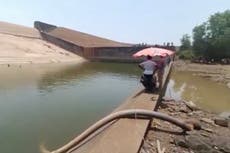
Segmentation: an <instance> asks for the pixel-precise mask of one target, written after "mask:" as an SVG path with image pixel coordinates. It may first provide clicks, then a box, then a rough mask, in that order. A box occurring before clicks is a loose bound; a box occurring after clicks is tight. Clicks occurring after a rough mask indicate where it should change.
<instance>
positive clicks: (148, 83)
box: [142, 74, 153, 91]
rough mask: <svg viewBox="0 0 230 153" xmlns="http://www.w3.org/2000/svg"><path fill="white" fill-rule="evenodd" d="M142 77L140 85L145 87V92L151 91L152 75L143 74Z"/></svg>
mask: <svg viewBox="0 0 230 153" xmlns="http://www.w3.org/2000/svg"><path fill="white" fill-rule="evenodd" d="M143 77H144V78H143V80H142V84H143V85H144V86H145V88H146V90H149V91H151V90H153V75H152V74H144V75H143Z"/></svg>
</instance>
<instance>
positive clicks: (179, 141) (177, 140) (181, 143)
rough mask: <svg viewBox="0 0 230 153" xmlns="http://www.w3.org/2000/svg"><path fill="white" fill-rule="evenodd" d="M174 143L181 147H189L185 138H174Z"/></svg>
mask: <svg viewBox="0 0 230 153" xmlns="http://www.w3.org/2000/svg"><path fill="white" fill-rule="evenodd" d="M174 144H175V145H177V146H180V147H183V148H189V146H188V144H187V143H186V141H185V139H183V138H175V139H174Z"/></svg>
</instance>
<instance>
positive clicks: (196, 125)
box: [185, 119, 201, 130]
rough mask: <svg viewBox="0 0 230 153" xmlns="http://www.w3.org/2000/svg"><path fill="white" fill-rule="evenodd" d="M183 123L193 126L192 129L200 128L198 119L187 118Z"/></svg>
mask: <svg viewBox="0 0 230 153" xmlns="http://www.w3.org/2000/svg"><path fill="white" fill-rule="evenodd" d="M185 123H187V124H191V125H192V126H193V129H195V130H201V124H200V122H199V121H198V120H196V119H188V120H185Z"/></svg>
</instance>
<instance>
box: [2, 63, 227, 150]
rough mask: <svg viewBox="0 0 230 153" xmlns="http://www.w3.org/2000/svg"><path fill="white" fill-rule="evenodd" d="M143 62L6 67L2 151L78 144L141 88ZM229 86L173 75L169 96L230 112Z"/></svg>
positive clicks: (177, 74)
mask: <svg viewBox="0 0 230 153" xmlns="http://www.w3.org/2000/svg"><path fill="white" fill-rule="evenodd" d="M140 74H141V70H140V69H139V68H138V67H137V64H119V63H97V62H92V63H91V62H86V63H83V64H65V65H64V64H49V65H44V64H43V65H23V66H9V67H8V66H7V65H2V66H0V149H1V152H3V153H14V152H15V153H39V146H40V145H41V144H44V145H45V146H46V147H47V148H48V149H49V150H53V149H56V148H59V147H60V146H62V145H64V144H65V143H67V142H69V140H72V139H73V138H74V137H75V136H77V135H78V134H79V133H80V132H82V131H83V130H85V129H86V128H87V127H89V126H90V125H91V124H93V123H94V122H96V121H97V120H99V119H101V118H102V117H103V116H105V115H107V114H109V113H110V112H112V111H113V110H114V109H115V108H116V107H118V106H119V105H120V104H121V103H122V102H123V101H124V100H125V99H127V97H129V96H131V95H132V94H133V93H134V92H136V91H137V90H139V89H140V88H141V87H142V86H141V84H140V83H139V78H140ZM229 93H230V89H229V88H227V87H225V85H222V84H218V83H215V82H213V81H210V80H207V79H205V78H201V77H198V76H194V75H193V74H192V73H191V72H186V71H180V72H177V71H173V72H172V74H171V79H170V80H169V84H168V87H167V91H166V96H167V97H170V98H175V99H176V100H181V99H185V100H188V101H189V100H191V101H193V102H194V103H196V104H197V105H199V106H200V107H202V108H205V109H208V110H211V111H215V112H218V113H220V112H225V111H228V112H229V111H230V103H229V102H230V94H229Z"/></svg>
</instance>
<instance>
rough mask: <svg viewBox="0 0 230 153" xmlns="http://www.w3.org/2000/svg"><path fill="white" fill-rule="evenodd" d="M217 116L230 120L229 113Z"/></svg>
mask: <svg viewBox="0 0 230 153" xmlns="http://www.w3.org/2000/svg"><path fill="white" fill-rule="evenodd" d="M219 116H220V117H222V118H226V119H229V120H230V112H223V113H221V114H220V115H219Z"/></svg>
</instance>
